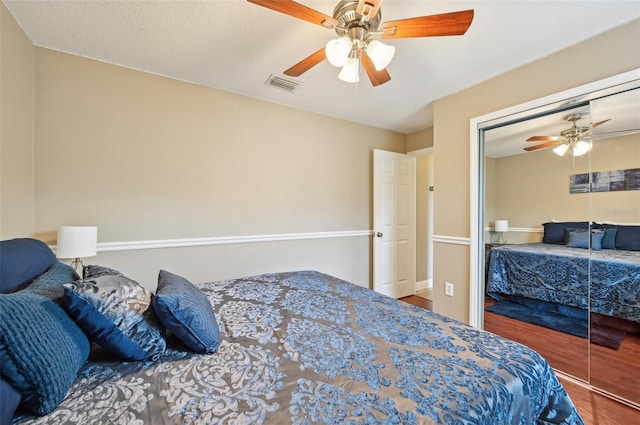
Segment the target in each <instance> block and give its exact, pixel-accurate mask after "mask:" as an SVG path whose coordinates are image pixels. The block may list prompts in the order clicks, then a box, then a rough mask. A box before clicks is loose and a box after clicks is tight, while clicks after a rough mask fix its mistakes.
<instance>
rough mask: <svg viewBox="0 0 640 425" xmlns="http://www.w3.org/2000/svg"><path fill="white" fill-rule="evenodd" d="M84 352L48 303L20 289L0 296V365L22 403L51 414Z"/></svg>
mask: <svg viewBox="0 0 640 425" xmlns="http://www.w3.org/2000/svg"><path fill="white" fill-rule="evenodd" d="M88 356H89V341H88V340H87V337H86V336H85V334H84V333H83V332H82V331H81V330H80V329H79V328H78V327H77V326H76V324H75V323H74V322H73V320H71V319H70V318H69V316H67V314H66V313H65V311H64V310H63V309H62V308H60V306H59V305H58V304H56V303H55V302H54V301H52V300H50V299H47V298H45V297H43V296H41V295H38V294H35V293H30V292H29V291H28V290H26V289H25V290H23V291H20V292H17V293H13V294H2V295H0V367H1V369H2V377H3V378H4V379H6V380H7V382H8V383H9V384H10V385H11V386H12V387H13V388H14V389H15V390H16V391H18V392H19V393H20V394H21V396H22V401H21V405H22V406H24V407H25V408H27V409H28V410H30V411H31V412H33V413H35V414H37V415H45V414H47V413H49V412H51V411H52V410H53V409H54V408H56V406H58V404H60V402H62V400H63V399H64V397H65V395H66V394H67V391H69V388H70V387H71V384H73V381H74V380H75V377H76V374H77V372H78V370H79V369H80V367H81V366H82V365H83V364H84V362H85V361H86V360H87V357H88Z"/></svg>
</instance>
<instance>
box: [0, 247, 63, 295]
mask: <svg viewBox="0 0 640 425" xmlns="http://www.w3.org/2000/svg"><path fill="white" fill-rule="evenodd" d="M57 262H58V260H57V259H56V256H55V254H54V253H53V251H51V248H49V247H48V246H47V244H45V243H44V242H42V241H39V240H37V239H31V238H19V239H9V240H6V241H2V242H0V293H3V294H8V293H11V292H15V291H17V290H19V289H22V288H24V287H25V286H27V285H28V284H29V283H31V281H32V280H33V279H35V278H36V277H37V276H39V275H40V274H42V273H44V272H45V271H46V270H47V269H49V267H51V266H53V265H54V264H55V263H57Z"/></svg>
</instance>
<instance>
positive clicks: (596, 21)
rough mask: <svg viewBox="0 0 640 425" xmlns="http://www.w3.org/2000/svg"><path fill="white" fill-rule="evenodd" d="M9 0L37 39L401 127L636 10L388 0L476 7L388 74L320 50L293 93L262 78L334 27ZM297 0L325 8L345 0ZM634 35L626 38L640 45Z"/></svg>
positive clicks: (625, 5) (266, 17) (138, 7)
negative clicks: (359, 72) (360, 70)
mask: <svg viewBox="0 0 640 425" xmlns="http://www.w3.org/2000/svg"><path fill="white" fill-rule="evenodd" d="M3 2H4V4H5V5H6V6H7V8H8V9H9V11H10V12H11V13H12V15H13V16H14V17H15V18H16V20H17V21H18V23H19V25H20V26H21V27H22V28H23V30H24V31H25V33H26V34H27V36H28V37H29V38H30V39H31V41H32V42H33V43H34V44H35V45H37V46H42V47H45V48H49V49H54V50H59V51H64V52H67V53H71V54H75V55H80V56H84V57H89V58H94V59H98V60H101V61H104V62H109V63H114V64H118V65H122V66H126V67H130V68H134V69H139V70H143V71H147V72H151V73H154V74H159V75H164V76H167V77H171V78H176V79H179V80H185V81H189V82H193V83H196V84H200V85H203V86H208V87H214V88H217V89H221V90H225V91H229V92H233V93H238V94H242V95H246V96H250V97H253V98H258V99H264V100H267V101H271V102H275V103H279V104H283V105H288V106H291V107H294V108H299V109H304V110H308V111H313V112H318V113H321V114H325V115H329V116H334V117H339V118H342V119H345V120H350V121H355V122H359V123H364V124H368V125H371V126H375V127H379V128H384V129H389V130H394V131H398V132H401V133H411V132H414V131H417V130H421V129H423V128H427V127H429V126H431V125H432V123H433V117H432V103H433V101H434V100H437V99H439V98H442V97H444V96H447V95H449V94H452V93H455V92H457V91H460V90H462V89H464V88H467V87H470V86H473V85H475V84H477V83H480V82H482V81H484V80H487V79H489V78H491V77H494V76H496V75H499V74H501V73H504V72H506V71H508V70H511V69H514V68H517V67H519V66H521V65H524V64H526V63H529V62H532V61H534V60H536V59H539V58H542V57H544V56H547V55H549V54H551V53H554V52H556V51H559V50H561V49H564V48H566V47H568V46H571V45H573V44H576V43H578V42H580V41H583V40H585V39H588V38H590V37H593V36H594V35H596V34H599V33H602V32H604V31H606V30H609V29H611V28H614V27H617V26H620V25H623V24H625V23H628V22H630V21H632V20H634V19H636V18H638V17H640V2H639V1H515V0H511V1H507V0H501V1H457V0H449V1H402V0H386V1H385V2H384V4H383V6H382V20H383V21H387V20H396V19H404V18H409V17H414V16H424V15H431V14H437V13H445V12H453V11H459V10H466V9H474V10H475V18H474V21H473V23H472V24H471V27H470V28H469V30H468V31H467V33H466V34H465V35H464V36H455V37H435V38H417V39H399V40H389V41H388V43H389V44H393V45H394V46H395V47H396V56H395V58H394V59H393V61H392V62H391V64H390V65H389V67H388V68H387V70H388V71H389V73H390V75H391V78H392V79H391V81H390V82H388V83H387V84H384V85H382V86H378V87H372V86H371V84H370V83H369V81H368V79H367V78H366V76H364V75H363V76H362V78H361V79H360V82H359V83H358V84H349V83H344V82H342V81H340V80H338V78H337V75H338V71H339V70H338V69H336V68H333V67H332V66H331V65H330V64H329V63H328V62H326V61H324V62H322V63H320V64H319V65H317V66H315V67H314V68H312V69H311V70H310V71H308V72H306V73H305V74H303V75H302V76H301V77H299V78H297V79H295V80H296V81H299V82H300V83H301V86H300V87H299V88H298V89H297V90H296V91H295V92H294V93H289V92H286V91H283V90H280V89H277V88H274V87H270V86H266V85H265V82H266V80H267V79H268V78H269V76H270V75H272V74H274V75H277V76H282V74H281V73H282V72H283V71H284V70H285V69H287V68H289V67H290V66H291V65H293V64H295V63H297V62H298V61H300V60H301V59H303V58H305V57H306V56H308V55H310V54H311V53H313V52H315V51H316V50H318V49H319V48H321V47H323V46H324V45H325V43H326V42H327V41H328V40H329V39H331V38H335V36H336V35H335V32H333V31H332V30H327V29H324V28H322V27H320V26H318V25H313V24H310V23H308V22H305V21H302V20H299V19H295V18H293V17H290V16H287V15H283V14H281V13H277V12H274V11H271V10H269V9H266V8H264V7H260V6H257V5H254V4H251V3H248V2H247V1H245V0H206V1H133V0H130V1H113V0H112V1H93V0H92V1H89V0H85V1H62V0H45V1H38V0H29V1H25V0H20V1H14V0H3ZM299 2H300V3H303V4H305V5H306V6H309V7H312V8H314V9H316V10H318V11H321V12H323V13H325V14H327V15H331V14H332V11H333V7H334V5H335V4H336V3H337V1H334V0H331V1H329V0H324V1H305V0H301V1H299ZM636 42H637V40H636ZM630 46H631V48H630ZM630 46H621V48H626V49H629V48H630V54H640V53H638V52H639V50H638V49H634V48H637V47H638V46H637V43H636V45H635V46H634V45H633V41H630ZM594 54H596V52H594ZM523 83H524V82H523Z"/></svg>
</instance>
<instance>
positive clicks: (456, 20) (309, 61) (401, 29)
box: [248, 0, 473, 86]
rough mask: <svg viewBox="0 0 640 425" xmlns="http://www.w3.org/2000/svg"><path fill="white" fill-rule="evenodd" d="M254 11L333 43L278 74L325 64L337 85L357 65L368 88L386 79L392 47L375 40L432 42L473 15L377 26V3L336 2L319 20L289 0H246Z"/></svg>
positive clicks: (351, 77) (354, 77) (352, 77)
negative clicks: (300, 25) (307, 25)
mask: <svg viewBox="0 0 640 425" xmlns="http://www.w3.org/2000/svg"><path fill="white" fill-rule="evenodd" d="M248 1H249V2H250V3H255V4H257V5H259V6H264V7H266V8H269V9H272V10H275V11H277V12H281V13H284V14H286V15H290V16H293V17H294V18H298V19H303V20H305V21H308V22H311V23H313V24H316V25H320V26H322V27H324V28H327V29H333V30H335V32H336V33H337V34H338V37H339V38H338V39H335V40H330V41H329V42H328V43H327V45H326V46H325V47H323V48H322V49H320V50H318V51H316V52H315V53H313V54H311V55H310V56H308V57H306V58H305V59H303V60H301V61H300V62H298V63H297V64H295V65H294V66H292V67H291V68H289V69H287V70H286V71H284V74H285V75H288V76H290V77H299V76H300V75H302V74H303V73H305V72H306V71H308V70H309V69H311V68H312V67H314V66H315V65H317V64H319V63H320V62H322V61H323V60H325V59H327V60H329V62H330V63H331V64H332V65H334V66H337V67H341V68H342V70H341V72H340V74H339V75H338V78H340V79H341V80H343V81H347V82H357V81H358V80H359V76H358V75H359V66H360V64H361V65H362V67H363V68H364V70H365V72H366V73H367V76H368V77H369V80H370V81H371V84H372V85H374V86H378V85H380V84H384V83H386V82H388V81H389V80H391V76H390V75H389V73H388V72H387V70H386V67H387V65H388V64H389V62H390V61H391V59H392V58H393V54H394V52H395V48H394V47H393V46H389V45H385V44H383V43H382V42H380V41H378V40H377V39H376V37H380V38H382V39H393V38H413V37H436V36H446V35H463V34H464V33H465V32H466V31H467V29H468V28H469V26H470V25H471V21H472V20H473V10H465V11H461V12H452V13H443V14H439V15H430V16H420V17H415V18H408V19H401V20H397V21H387V22H384V23H382V24H381V19H382V15H381V12H380V6H381V5H382V2H383V0H342V1H340V2H338V4H337V5H336V6H335V8H334V10H333V16H328V15H325V14H323V13H321V12H318V11H316V10H314V9H311V8H309V7H307V6H304V5H302V4H300V3H296V2H294V1H292V0H248Z"/></svg>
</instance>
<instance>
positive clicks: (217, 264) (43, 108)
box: [35, 48, 405, 286]
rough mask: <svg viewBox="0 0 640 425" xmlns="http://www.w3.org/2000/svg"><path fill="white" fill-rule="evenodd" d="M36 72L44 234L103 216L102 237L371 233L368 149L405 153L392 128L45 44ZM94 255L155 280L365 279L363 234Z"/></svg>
mask: <svg viewBox="0 0 640 425" xmlns="http://www.w3.org/2000/svg"><path fill="white" fill-rule="evenodd" d="M35 78H36V94H35V110H36V123H35V143H36V150H35V164H36V199H37V204H36V217H35V223H36V226H35V230H36V232H37V234H38V236H39V237H41V238H43V239H45V240H53V239H54V237H55V234H54V232H55V229H56V228H57V226H59V225H97V226H99V241H100V242H122V241H139V240H163V239H175V238H200V237H221V236H247V235H273V234H288V233H300V232H302V233H307V232H333V231H352V230H369V229H370V228H371V205H372V200H371V196H372V187H371V180H372V150H373V149H374V148H376V149H385V150H390V151H395V152H404V151H405V136H404V135H402V134H399V133H394V132H390V131H383V130H379V129H375V128H372V127H367V126H363V125H359V124H354V123H351V122H347V121H342V120H338V119H333V118H329V117H325V116H321V115H317V114H313V113H308V112H303V111H299V110H295V109H290V108H286V107H283V106H279V105H274V104H271V103H267V102H263V101H259V100H253V99H249V98H246V97H242V96H238V95H234V94H230V93H226V92H221V91H218V90H213V89H208V88H204V87H201V86H197V85H193V84H187V83H184V82H179V81H175V80H170V79H167V78H163V77H158V76H154V75H150V74H146V73H142V72H139V71H134V70H130V69H125V68H121V67H117V66H114V65H110V64H105V63H102V62H97V61H93V60H88V59H84V58H80V57H76V56H71V55H67V54H63V53H59V52H55V51H51V50H46V49H41V48H38V49H36V77H35ZM353 239H355V240H353ZM187 253H188V254H187ZM178 258H180V259H181V260H178ZM330 260H332V264H328V263H329V261H330ZM93 261H96V262H102V263H106V264H111V265H113V266H115V265H117V266H118V267H120V268H121V269H123V271H125V272H127V273H129V274H131V275H133V276H135V277H138V278H139V279H143V280H145V282H146V283H147V284H148V285H149V286H153V283H154V280H155V276H156V275H157V272H158V268H159V267H165V268H168V267H170V266H171V267H174V270H175V269H180V270H184V271H183V273H186V275H187V277H189V278H191V279H193V280H204V279H218V278H227V277H233V276H240V275H246V274H254V273H261V272H263V271H278V270H290V269H297V268H300V267H304V268H314V269H319V270H320V271H325V272H328V273H332V274H335V275H337V276H338V277H342V278H345V279H348V280H351V281H354V282H356V283H358V284H361V285H364V286H369V284H370V281H371V276H370V238H369V237H368V236H365V237H361V238H359V237H356V238H343V239H336V240H332V241H327V240H312V241H305V242H299V241H298V242H281V243H277V244H275V245H274V244H273V243H264V244H244V245H243V246H240V247H239V246H234V247H230V246H225V247H220V246H218V247H204V248H203V247H200V248H181V249H177V248H176V249H170V250H156V251H154V252H152V253H151V252H141V251H128V252H126V253H119V254H115V253H110V254H106V253H105V254H101V255H100V256H99V257H98V258H97V259H95V260H93ZM212 266H213V267H212ZM274 268H275V270H274Z"/></svg>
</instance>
